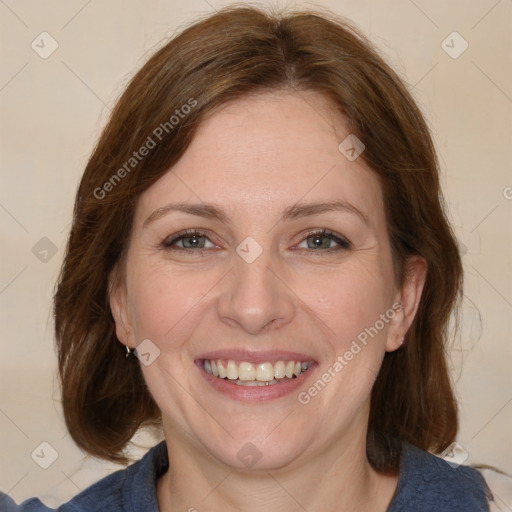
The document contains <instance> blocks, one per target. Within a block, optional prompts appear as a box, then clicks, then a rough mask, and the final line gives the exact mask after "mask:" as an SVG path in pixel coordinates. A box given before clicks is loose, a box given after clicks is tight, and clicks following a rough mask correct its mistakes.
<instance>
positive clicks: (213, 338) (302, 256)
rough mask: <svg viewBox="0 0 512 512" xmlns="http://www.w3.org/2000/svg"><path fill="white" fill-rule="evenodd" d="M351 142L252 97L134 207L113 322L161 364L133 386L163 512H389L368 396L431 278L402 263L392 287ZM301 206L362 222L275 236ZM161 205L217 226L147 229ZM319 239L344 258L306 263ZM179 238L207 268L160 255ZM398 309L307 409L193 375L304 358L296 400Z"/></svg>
mask: <svg viewBox="0 0 512 512" xmlns="http://www.w3.org/2000/svg"><path fill="white" fill-rule="evenodd" d="M348 134H349V132H348V131H347V129H346V126H345V124H344V121H343V119H342V118H341V116H339V115H335V110H334V109H333V107H332V105H330V104H329V103H328V102H327V100H325V99H324V98H323V97H322V96H320V95H319V94H317V93H315V92H311V91H310V92H301V93H297V92H294V91H289V90H281V91H272V92H264V93H259V94H256V95H253V96H250V97H246V98H244V99H241V100H237V101H234V102H231V103H228V104H225V105H223V106H222V107H221V108H220V109H219V110H217V111H216V112H215V113H214V114H213V115H211V116H210V117H209V118H208V119H207V120H206V121H204V122H203V123H202V125H201V127H200V129H199V131H198V133H197V135H196V137H195V138H194V140H193V141H192V144H191V145H190V147H189V148H188V150H187V152H186V153H185V154H184V155H183V157H182V158H181V159H180V161H179V162H178V163H177V164H176V165H175V166H174V167H173V168H172V169H171V170H170V171H169V172H168V173H166V174H165V175H164V176H163V177H162V178H161V179H160V180H159V181H158V182H157V183H155V184H154V185H153V186H152V187H150V188H149V189H148V190H146V191H145V192H144V193H143V194H142V195H141V196H140V197H139V200H138V203H137V206H136V212H135V217H134V222H133V228H132V233H131V238H130V243H129V248H128V252H127V259H126V265H125V268H124V269H123V276H122V279H120V282H119V283H118V284H117V285H116V286H115V287H114V290H113V293H112V295H111V307H112V312H113V315H114V319H115V322H116V329H117V336H118V338H119V340H120V342H122V343H123V344H127V345H128V346H130V347H131V348H135V347H136V346H137V345H138V344H139V343H140V342H141V341H142V340H144V339H150V340H151V341H152V342H153V343H154V344H155V345H156V346H157V347H158V349H159V350H160V356H159V357H158V358H156V359H155V361H154V362H152V364H150V365H148V366H144V365H142V370H143V373H144V377H145V380H146V382H147V385H148V387H149V390H150V392H151V393H152V396H153V397H154V399H155V401H156V403H157V404H158V406H159V407H160V409H161V411H162V419H163V428H164V435H165V439H166V441H167V448H168V452H169V460H170V467H169V470H168V471H167V472H166V473H165V474H164V475H163V476H162V477H161V478H160V479H159V480H158V482H157V494H158V503H159V507H160V510H161V511H163V512H170V511H178V510H189V509H191V508H192V509H194V508H195V509H197V510H200V511H206V510H211V511H217V510H225V511H231V510H244V511H247V512H250V511H253V510H254V511H256V510H257V511H258V512H260V511H261V510H262V509H264V510H265V511H274V510H276V511H277V510H279V511H282V510H304V509H306V510H308V511H325V510H358V511H361V510H362V511H366V510H368V511H370V510H371V511H373V512H375V511H385V510H386V508H387V506H388V505H389V502H390V501H391V499H392V496H393V493H394V492H395V489H396V485H397V480H398V475H396V474H395V475H381V474H378V473H377V472H375V471H374V470H373V469H372V468H371V466H370V464H369V462H368V460H367V458H366V451H365V450H366V431H367V425H368V413H369V397H370V392H371V389H372V386H373V383H374V381H375V378H376V375H377V373H378V370H379V367H380V365H381V362H382V358H383V357H384V354H385V352H386V351H393V350H397V349H399V347H400V342H401V338H402V337H403V336H404V335H405V333H406V332H407V329H408V328H409V326H410V324H411V322H412V320H413V317H414V314H415V312H416V308H417V305H418V302H419V299H420V296H421V291H422V288H423V283H424V279H425V272H426V263H425V261H424V260H423V259H422V258H420V257H414V258H411V259H410V261H409V263H408V267H409V268H408V270H409V278H408V280H407V281H406V283H405V284H404V285H403V286H402V287H401V288H399V287H398V286H397V283H396V282H395V278H394V275H393V268H392V257H391V248H390V244H389V240H388V235H387V231H386V222H385V214H384V207H383V199H382V192H381V188H380V185H379V182H378V180H377V177H376V175H375V174H374V172H373V171H371V170H370V169H369V168H368V167H367V166H366V164H364V162H363V161H362V159H361V158H358V159H356V160H355V161H349V160H348V159H347V158H346V157H345V156H344V155H343V154H342V153H341V152H340V151H339V149H338V145H339V144H340V142H341V141H343V140H344V139H345V137H347V135H348ZM299 200H300V202H302V203H320V202H326V201H331V200H343V201H346V202H347V203H350V205H352V206H353V207H356V208H357V209H359V210H360V211H361V212H363V214H364V215H365V216H366V217H367V222H364V221H363V220H362V219H361V217H359V216H358V215H357V214H354V213H353V212H350V211H347V210H345V211H331V212H324V213H320V214H316V215H312V216H308V217H304V218H298V219H290V220H284V221H279V219H280V216H281V213H282V211H283V210H284V209H285V208H287V207H289V206H292V205H294V204H295V203H297V202H298V201H299ZM171 202H187V203H202V202H206V203H215V204H216V205H218V206H220V207H222V208H223V209H224V210H225V212H226V215H227V217H228V220H226V221H221V220H218V219H209V218H203V217H198V216H195V215H191V214H188V213H182V212H170V213H167V214H166V215H162V216H160V217H159V218H157V219H155V220H153V221H151V222H149V223H147V224H146V225H144V222H145V221H146V219H148V217H149V216H150V215H151V214H152V213H153V212H154V211H155V210H156V209H158V208H160V207H163V206H165V205H167V204H168V203H171ZM323 228H325V229H329V230H331V231H333V232H334V233H335V234H336V235H341V236H342V237H345V238H346V239H348V240H349V241H350V244H351V245H350V247H349V248H348V249H347V248H343V247H341V246H339V245H338V244H337V243H336V242H335V241H334V240H330V239H329V237H325V236H323V237H322V238H320V240H319V241H317V245H318V244H319V245H321V248H320V249H318V248H315V245H314V244H313V243H312V242H314V241H315V235H313V236H310V235H309V231H311V230H315V229H323ZM184 229H198V230H201V231H205V232H206V238H200V239H199V242H200V243H201V244H204V250H203V251H202V252H199V251H198V250H197V249H188V252H186V251H184V250H182V251H179V250H176V249H174V250H173V249H170V248H165V247H164V246H163V242H165V241H166V240H167V241H169V240H172V239H173V238H174V237H173V236H172V235H175V234H176V233H178V232H179V231H181V230H184ZM248 236H251V237H252V238H254V239H255V240H256V241H257V242H258V244H259V245H260V246H261V248H262V249H263V252H262V253H261V255H260V256H259V257H258V258H256V260H255V261H254V262H252V263H250V264H249V263H247V262H246V261H245V260H244V259H242V258H241V257H240V256H239V255H238V254H237V252H236V250H235V249H236V247H237V246H238V245H239V244H240V243H241V242H242V241H243V240H244V239H245V238H246V237H248ZM308 236H309V238H307V237H308ZM308 240H309V245H308ZM184 242H185V243H188V244H189V245H188V246H189V247H190V242H191V239H190V238H188V239H186V240H182V241H181V242H178V243H177V244H176V245H175V247H177V246H178V247H184V246H183V243H184ZM192 242H194V240H192ZM195 242H197V240H195ZM329 247H338V248H339V250H333V251H327V248H329ZM194 251H195V252H194ZM398 301H400V302H401V303H402V305H403V309H402V310H401V311H399V312H397V313H396V314H395V315H394V317H393V318H392V319H391V320H390V321H389V322H387V323H385V326H384V328H383V329H381V330H380V331H379V333H378V334H377V335H376V336H375V337H373V338H372V339H371V342H369V343H368V344H367V345H366V346H365V347H364V348H363V349H362V350H361V351H360V352H359V353H358V354H357V355H356V356H355V357H354V358H353V359H352V360H351V361H350V362H349V363H348V364H347V365H346V366H345V367H344V369H343V370H342V371H340V372H338V373H336V376H335V377H334V378H332V380H331V381H330V382H329V383H328V384H327V385H326V386H325V388H324V389H323V390H322V391H321V392H319V393H318V394H317V395H316V396H315V397H312V398H311V400H310V402H309V403H308V404H306V405H304V404H301V403H300V402H299V401H298V400H297V393H296V392H294V393H291V394H289V395H287V396H284V397H281V398H279V399H276V400H271V401H260V402H251V403H247V402H242V401H240V400H234V399H232V398H230V397H227V396H226V395H223V394H220V393H219V392H217V391H215V390H213V388H212V387H211V386H210V385H209V384H208V383H207V382H206V381H205V379H204V378H203V375H202V374H201V371H200V370H199V369H198V368H197V367H196V365H195V364H194V359H196V358H198V357H199V355H200V354H202V353H203V354H204V353H205V352H206V351H209V350H214V349H230V348H241V349H248V350H272V349H275V348H278V349H282V350H290V351H295V352H300V353H305V354H309V355H311V356H312V357H313V358H314V359H315V360H316V361H317V362H318V367H317V368H316V369H314V371H312V373H311V375H310V376H309V377H308V378H307V380H305V384H304V386H302V387H301V388H300V389H299V391H301V390H307V389H308V388H309V387H310V386H311V385H312V384H313V383H314V382H315V381H316V380H317V379H318V378H320V377H321V375H322V373H324V372H325V371H326V370H327V369H328V368H329V367H332V365H333V363H334V362H335V361H336V358H337V356H338V355H342V354H344V353H345V352H346V351H347V350H348V349H349V347H350V345H351V343H352V341H353V340H354V339H356V337H357V335H358V334H359V333H361V332H362V331H363V330H364V329H365V327H369V326H373V325H374V324H375V322H376V321H377V320H378V319H379V316H380V315H381V314H383V313H385V312H386V311H389V310H390V308H391V306H392V304H393V303H396V302H398ZM248 442H250V443H252V444H253V445H255V446H256V447H257V449H258V450H259V452H260V453H261V455H262V457H261V459H260V460H259V461H258V462H257V463H256V464H255V465H254V466H252V467H250V468H248V467H246V466H245V465H244V463H243V462H242V461H241V460H239V458H238V457H237V453H238V452H239V450H240V449H241V448H242V447H243V446H244V445H245V444H246V443H248Z"/></svg>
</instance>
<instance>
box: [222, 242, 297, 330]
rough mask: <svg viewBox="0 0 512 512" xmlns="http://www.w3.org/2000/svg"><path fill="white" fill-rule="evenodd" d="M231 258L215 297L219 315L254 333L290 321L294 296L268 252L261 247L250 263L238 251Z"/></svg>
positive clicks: (232, 325) (277, 326) (293, 309)
mask: <svg viewBox="0 0 512 512" xmlns="http://www.w3.org/2000/svg"><path fill="white" fill-rule="evenodd" d="M233 260H234V261H233V268H232V270H231V272H230V273H229V274H228V276H226V279H225V282H224V289H223V292H222V294H221V295H220V297H219V299H218V315H219V318H220V319H221V320H222V321H223V322H225V323H228V324H229V325H230V326H231V327H239V328H242V329H244V330H245V331H246V332H247V333H249V334H253V335H255V334H259V333H261V332H264V331H265V329H277V328H279V327H282V326H284V325H286V324H288V323H289V322H291V321H292V319H293V316H294V314H295V301H294V295H293V292H292V290H291V289H290V288H289V287H288V286H287V285H286V284H285V276H284V272H283V270H282V269H281V271H280V268H281V267H280V266H279V264H278V262H277V261H272V258H271V256H270V254H269V251H266V250H264V251H263V252H262V254H260V256H259V257H258V258H257V259H256V260H255V261H253V262H252V263H247V262H246V261H245V260H244V259H243V258H241V257H239V256H238V254H235V255H234V256H233Z"/></svg>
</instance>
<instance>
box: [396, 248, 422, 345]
mask: <svg viewBox="0 0 512 512" xmlns="http://www.w3.org/2000/svg"><path fill="white" fill-rule="evenodd" d="M427 270H428V264H427V261H426V260H425V258H423V257H422V256H419V255H415V256H410V257H409V258H408V259H407V262H406V274H405V281H404V284H403V286H402V288H401V289H400V290H398V292H397V294H396V296H395V301H394V303H393V310H395V311H396V314H395V316H394V317H393V318H392V319H391V320H390V322H389V328H388V333H387V340H386V352H393V351H394V350H396V349H397V348H400V346H401V345H402V344H403V343H405V341H404V338H405V335H406V333H407V331H408V330H409V327H411V324H412V322H413V320H414V317H415V316H416V312H417V311H418V306H419V303H420V299H421V294H422V292H423V287H424V285H425V280H426V277H427ZM395 305H396V306H395Z"/></svg>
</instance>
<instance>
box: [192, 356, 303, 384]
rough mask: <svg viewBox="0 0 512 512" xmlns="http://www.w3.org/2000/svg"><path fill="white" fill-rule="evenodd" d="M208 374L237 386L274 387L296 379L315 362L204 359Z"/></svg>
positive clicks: (203, 362)
mask: <svg viewBox="0 0 512 512" xmlns="http://www.w3.org/2000/svg"><path fill="white" fill-rule="evenodd" d="M202 364H203V368H204V370H205V372H206V373H208V374H210V375H212V376H213V377H216V378H218V379H220V380H224V381H228V382H231V383H232V384H236V385H237V386H273V385H275V384H280V383H283V382H287V381H290V380H293V379H296V378H297V377H299V376H300V375H302V374H303V373H305V372H306V371H307V370H308V368H309V367H310V366H311V365H312V364H313V361H293V360H291V361H284V360H280V361H275V362H274V363H271V362H269V361H267V362H264V363H258V364H252V363H249V362H247V361H234V360H233V359H227V360H225V359H203V360H202Z"/></svg>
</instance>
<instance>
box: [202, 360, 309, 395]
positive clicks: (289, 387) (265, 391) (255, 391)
mask: <svg viewBox="0 0 512 512" xmlns="http://www.w3.org/2000/svg"><path fill="white" fill-rule="evenodd" d="M195 363H196V366H197V367H198V368H199V370H200V371H201V373H202V375H203V377H204V378H205V379H206V382H208V383H209V384H210V385H211V386H212V387H213V388H214V389H215V390H216V391H219V392H220V393H223V394H225V395H228V396H229V397H230V398H233V399H234V400H242V401H245V402H261V401H267V400H275V399H277V398H282V397H283V396H286V395H289V394H291V393H293V392H294V391H296V390H297V389H298V388H299V387H301V386H302V385H304V383H305V382H306V380H307V379H308V377H309V376H310V375H311V374H312V373H313V371H314V369H315V368H316V366H317V364H316V363H313V364H312V365H311V366H310V367H309V368H308V369H307V370H306V371H305V372H304V373H302V374H301V375H299V376H298V377H296V378H295V379H291V380H286V381H284V382H279V383H278V384H273V385H271V386H239V385H238V384H233V383H232V382H229V381H228V380H225V379H219V378H218V377H214V376H213V375H211V374H210V373H208V372H207V371H206V370H205V369H204V362H203V361H202V360H199V361H196V362H195Z"/></svg>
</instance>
